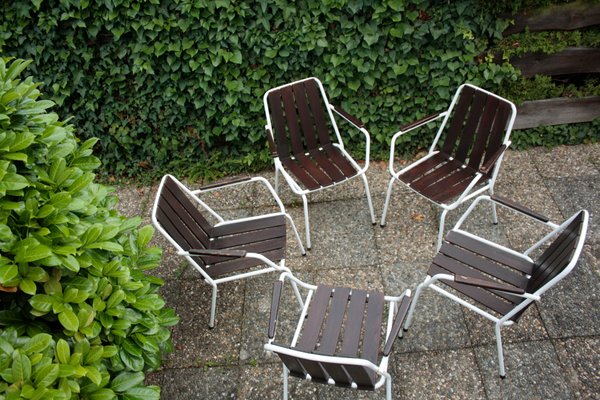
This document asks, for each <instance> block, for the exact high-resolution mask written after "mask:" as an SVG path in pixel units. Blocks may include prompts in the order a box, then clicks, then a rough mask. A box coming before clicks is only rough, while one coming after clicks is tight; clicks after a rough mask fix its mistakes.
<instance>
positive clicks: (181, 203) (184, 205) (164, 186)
mask: <svg viewBox="0 0 600 400" xmlns="http://www.w3.org/2000/svg"><path fill="white" fill-rule="evenodd" d="M157 196H158V199H157V204H156V215H155V216H156V220H157V221H158V223H159V224H160V226H161V227H162V229H163V230H164V233H165V234H166V235H168V236H169V237H170V238H171V239H172V240H173V241H174V242H175V243H177V245H179V247H181V249H182V250H185V251H187V250H189V249H206V248H208V244H209V241H210V238H211V234H210V232H211V230H212V225H211V224H210V222H209V221H208V220H207V219H206V218H205V217H204V215H202V213H201V212H200V210H199V209H198V208H197V207H196V206H195V205H194V203H193V202H192V201H191V200H190V198H189V197H188V194H186V192H185V189H184V188H183V187H182V185H181V183H180V182H179V181H177V180H176V179H175V178H173V177H172V176H170V175H165V176H164V177H163V180H162V182H161V185H160V187H159V192H158V194H157ZM198 259H200V258H198Z"/></svg>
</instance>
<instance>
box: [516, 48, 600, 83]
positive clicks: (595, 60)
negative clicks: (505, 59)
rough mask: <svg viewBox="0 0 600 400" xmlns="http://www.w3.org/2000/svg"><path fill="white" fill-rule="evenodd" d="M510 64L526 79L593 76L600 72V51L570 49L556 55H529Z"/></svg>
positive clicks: (595, 49) (593, 49) (594, 49)
mask: <svg viewBox="0 0 600 400" xmlns="http://www.w3.org/2000/svg"><path fill="white" fill-rule="evenodd" d="M510 63H511V64H512V65H513V66H515V67H516V68H518V69H520V70H521V73H522V74H523V76H525V77H530V76H534V75H550V76H554V75H564V74H591V73H598V72H600V49H597V48H586V47H568V48H566V49H565V50H563V51H561V52H558V53H554V54H542V53H529V54H525V55H523V56H521V57H517V58H512V59H511V60H510Z"/></svg>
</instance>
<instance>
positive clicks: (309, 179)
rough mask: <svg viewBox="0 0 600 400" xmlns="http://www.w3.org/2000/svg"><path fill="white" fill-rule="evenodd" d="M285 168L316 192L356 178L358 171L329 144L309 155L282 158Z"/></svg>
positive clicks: (310, 152) (336, 148)
mask: <svg viewBox="0 0 600 400" xmlns="http://www.w3.org/2000/svg"><path fill="white" fill-rule="evenodd" d="M281 163H282V164H283V166H284V168H285V169H286V170H288V171H289V172H290V173H291V174H292V175H294V176H295V177H296V178H297V179H298V180H299V181H300V182H301V183H302V185H304V186H305V187H306V189H308V190H316V189H320V188H324V187H327V186H331V185H333V184H335V183H338V182H342V181H344V180H346V179H348V178H351V177H353V176H356V175H357V174H358V171H357V170H356V168H354V166H353V165H352V164H351V163H350V161H348V159H347V158H346V157H345V156H344V154H343V153H342V151H341V150H340V149H339V148H338V147H336V146H334V145H332V144H327V145H324V146H323V147H320V148H318V149H314V150H311V151H309V152H308V153H307V154H295V155H293V156H290V157H287V158H281Z"/></svg>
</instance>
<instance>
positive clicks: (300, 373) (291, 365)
mask: <svg viewBox="0 0 600 400" xmlns="http://www.w3.org/2000/svg"><path fill="white" fill-rule="evenodd" d="M279 346H280V345H279ZM282 347H283V346H282ZM277 355H278V356H279V358H280V359H281V361H282V362H283V363H284V364H285V366H286V367H287V369H288V370H289V371H290V375H292V376H295V377H296V378H300V379H306V371H304V368H303V367H302V365H301V364H300V362H299V361H298V358H296V357H292V356H288V355H287V354H282V353H277Z"/></svg>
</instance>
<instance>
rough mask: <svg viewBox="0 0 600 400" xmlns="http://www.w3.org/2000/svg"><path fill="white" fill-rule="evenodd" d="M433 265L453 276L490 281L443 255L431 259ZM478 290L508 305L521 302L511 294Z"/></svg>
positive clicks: (480, 273) (474, 270)
mask: <svg viewBox="0 0 600 400" xmlns="http://www.w3.org/2000/svg"><path fill="white" fill-rule="evenodd" d="M433 264H435V265H437V266H439V267H441V268H443V269H445V270H447V271H449V272H450V273H451V274H453V275H464V276H467V277H471V278H476V279H490V278H489V277H488V276H486V275H484V274H483V273H482V272H481V271H479V270H476V269H473V268H469V267H468V266H467V265H465V264H463V263H461V262H460V261H458V260H455V259H453V258H448V257H446V256H445V255H443V254H439V253H438V254H437V255H436V256H435V258H434V259H433ZM455 283H457V284H458V283H459V282H455ZM470 286H472V285H470ZM480 289H481V290H483V291H484V292H486V294H485V296H487V295H488V294H489V295H490V296H491V293H493V294H494V295H497V296H498V297H501V298H502V299H504V300H506V301H507V302H509V303H513V304H517V303H520V302H521V301H522V300H523V299H522V298H521V297H517V296H513V295H512V294H509V293H504V292H499V291H496V290H492V289H485V288H480ZM488 292H491V293H488ZM491 297H492V298H494V299H495V297H494V296H491ZM489 307H490V308H493V306H491V305H490V306H489Z"/></svg>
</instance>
